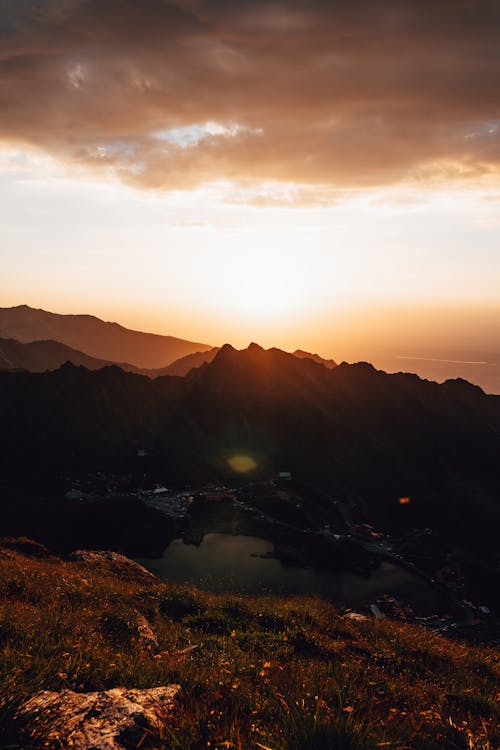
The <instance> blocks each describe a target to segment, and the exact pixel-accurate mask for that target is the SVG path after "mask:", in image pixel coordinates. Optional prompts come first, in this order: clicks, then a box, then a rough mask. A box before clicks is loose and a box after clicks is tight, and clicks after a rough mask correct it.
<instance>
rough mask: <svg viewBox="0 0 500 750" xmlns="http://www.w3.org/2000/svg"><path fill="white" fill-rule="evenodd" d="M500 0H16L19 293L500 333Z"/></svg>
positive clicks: (9, 8)
mask: <svg viewBox="0 0 500 750" xmlns="http://www.w3.org/2000/svg"><path fill="white" fill-rule="evenodd" d="M499 82H500V6H499V4H498V3H497V2H496V1H489V0H488V1H486V0H434V1H433V2H430V0H419V2H414V1H412V2H410V1H409V0H382V1H381V2H374V0H350V2H347V0H340V1H339V2H332V0H307V2H306V1H305V0H290V1H283V2H273V0H265V1H264V0H262V1H259V0H247V1H244V2H236V1H235V0H231V2H229V0H182V1H181V2H166V1H164V0H141V2H137V1H136V0H30V1H29V2H27V1H25V0H0V238H1V242H0V254H1V269H2V270H1V275H0V305H1V306H10V305H16V304H23V303H25V304H29V305H31V306H34V307H42V308H44V309H48V310H52V311H54V312H62V313H70V312H71V313H80V312H90V313H93V314H95V315H98V316H99V317H102V318H104V319H105V320H116V321H118V322H121V323H123V324H124V325H127V326H128V327H131V328H136V329H141V330H149V331H155V332H159V333H165V334H172V335H176V336H180V337H183V338H188V339H192V340H196V341H204V342H206V343H210V344H214V345H219V344H222V343H223V342H225V341H230V342H231V343H233V344H234V345H236V346H244V345H246V344H247V343H249V341H251V340H257V341H259V342H260V343H262V344H263V345H265V346H271V345H277V346H281V347H283V348H289V349H293V348H297V347H301V348H308V349H312V350H314V351H317V352H319V353H320V354H322V355H323V356H329V357H330V356H333V357H337V358H361V357H362V355H363V352H365V351H366V352H367V356H368V354H371V353H372V352H373V351H374V350H375V349H377V348H384V347H389V348H391V347H392V348H393V349H394V348H396V349H398V350H400V351H402V349H401V347H402V346H403V345H406V350H407V351H410V350H411V352H412V353H413V354H415V355H418V354H419V353H420V354H422V353H428V352H429V351H431V350H432V351H434V350H436V351H438V350H439V351H444V350H445V349H446V350H450V351H451V350H454V351H455V350H461V351H462V350H464V351H465V350H467V351H473V350H478V351H480V350H495V351H499V350H500V342H499V340H498V330H499V325H500V295H499V289H500V97H499V95H498V91H499Z"/></svg>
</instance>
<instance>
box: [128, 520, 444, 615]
mask: <svg viewBox="0 0 500 750" xmlns="http://www.w3.org/2000/svg"><path fill="white" fill-rule="evenodd" d="M272 553H273V545H272V543H270V542H268V541H265V540H264V539H258V538H256V537H251V536H231V535H229V534H206V535H205V536H204V538H203V542H202V543H201V544H200V546H199V547H197V546H195V545H192V544H184V542H183V541H182V540H181V539H175V540H174V541H173V542H172V543H171V544H170V545H169V546H168V547H167V549H166V550H165V552H164V554H163V557H161V558H159V559H151V558H139V559H137V562H139V563H140V564H141V565H143V566H144V567H145V568H147V569H148V570H150V571H151V572H152V573H154V574H155V575H157V576H158V577H159V578H164V579H166V580H169V581H175V582H177V583H191V584H194V585H195V586H198V587H199V588H203V589H207V590H209V591H216V592H222V591H226V592H232V593H245V594H282V595H287V594H289V595H309V594H319V595H321V596H324V597H327V598H328V599H330V600H332V601H335V602H337V603H339V604H340V603H342V604H346V605H348V606H350V607H353V606H356V605H359V604H361V603H363V602H371V601H374V600H375V598H376V597H377V596H378V595H380V594H390V595H391V596H394V597H395V598H396V599H398V600H400V601H401V602H402V603H404V602H407V603H410V604H411V605H412V606H414V607H415V609H416V611H417V612H418V613H419V614H430V613H431V612H434V611H436V609H437V608H439V604H440V597H439V595H438V593H437V592H436V591H435V590H434V589H433V588H432V587H431V586H430V585H428V584H427V583H425V581H423V580H421V579H420V578H418V577H417V576H415V575H413V574H412V573H411V572H410V571H408V570H405V569H404V568H400V567H398V566H396V565H392V564H391V563H387V562H384V563H382V564H381V565H380V567H379V568H378V569H377V570H375V571H374V572H373V573H372V574H371V575H370V576H369V577H365V576H361V575H357V574H356V573H351V572H347V571H339V572H336V571H323V570H315V569H313V568H300V567H295V566H289V565H284V564H283V563H282V562H281V561H280V560H277V559H275V558H270V557H262V556H263V555H264V556H266V555H270V554H272Z"/></svg>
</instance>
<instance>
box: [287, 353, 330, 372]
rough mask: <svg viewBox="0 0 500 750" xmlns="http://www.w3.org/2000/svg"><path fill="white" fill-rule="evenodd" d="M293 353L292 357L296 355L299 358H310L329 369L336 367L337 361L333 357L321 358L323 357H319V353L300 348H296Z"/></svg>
mask: <svg viewBox="0 0 500 750" xmlns="http://www.w3.org/2000/svg"><path fill="white" fill-rule="evenodd" d="M293 355H294V357H298V358H299V359H312V360H313V361H314V362H317V363H318V364H319V365H324V367H328V369H329V370H333V368H334V367H337V363H336V362H335V361H334V360H333V359H323V357H320V356H319V354H311V353H310V352H305V351H303V350H302V349H296V350H295V351H294V352H293Z"/></svg>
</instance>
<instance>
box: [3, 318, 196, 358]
mask: <svg viewBox="0 0 500 750" xmlns="http://www.w3.org/2000/svg"><path fill="white" fill-rule="evenodd" d="M0 331H1V332H2V336H3V337H4V338H9V339H16V340H17V341H20V342H22V343H26V342H31V341H45V340H49V339H51V340H54V341H58V342H60V343H62V344H66V346H69V347H71V348H73V349H77V350H78V351H80V352H83V353H85V354H87V355H89V356H91V357H94V358H97V359H103V360H106V361H108V362H110V361H111V362H129V363H130V364H131V365H134V366H135V367H138V368H146V369H152V368H163V367H165V366H166V365H168V364H170V363H172V362H174V361H175V360H176V359H179V358H180V357H184V356H186V355H187V354H191V353H193V352H200V351H205V350H207V349H210V348H211V347H209V346H208V345H207V344H200V343H194V342H191V341H185V340H184V339H179V338H175V337H174V336H160V335H158V334H154V333H142V332H140V331H133V330H130V329H128V328H124V327H123V326H121V325H119V324H118V323H106V322H104V321H103V320H100V319H99V318H95V317H94V316H92V315H59V314H57V313H51V312H46V311H45V310H36V309H34V308H32V307H28V306H27V305H20V306H18V307H4V308H0Z"/></svg>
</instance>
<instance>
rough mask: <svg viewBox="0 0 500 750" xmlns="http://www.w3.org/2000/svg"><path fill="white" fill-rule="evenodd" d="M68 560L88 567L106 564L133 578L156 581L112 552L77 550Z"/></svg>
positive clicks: (146, 571) (141, 567) (127, 558)
mask: <svg viewBox="0 0 500 750" xmlns="http://www.w3.org/2000/svg"><path fill="white" fill-rule="evenodd" d="M69 558H70V560H77V561H80V562H84V563H87V564H88V565H99V564H108V565H111V567H113V568H115V569H120V570H121V571H122V572H127V573H128V574H130V575H132V576H133V577H142V578H148V579H149V580H150V581H151V580H155V581H158V579H157V578H156V576H155V575H153V573H151V572H150V571H149V570H146V568H144V567H143V566H142V565H139V563H136V562H135V561H134V560H131V559H130V558H129V557H126V556H125V555H120V553H119V552H113V551H112V550H91V549H77V550H75V551H74V552H71V553H70V555H69Z"/></svg>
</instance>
